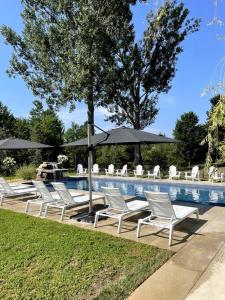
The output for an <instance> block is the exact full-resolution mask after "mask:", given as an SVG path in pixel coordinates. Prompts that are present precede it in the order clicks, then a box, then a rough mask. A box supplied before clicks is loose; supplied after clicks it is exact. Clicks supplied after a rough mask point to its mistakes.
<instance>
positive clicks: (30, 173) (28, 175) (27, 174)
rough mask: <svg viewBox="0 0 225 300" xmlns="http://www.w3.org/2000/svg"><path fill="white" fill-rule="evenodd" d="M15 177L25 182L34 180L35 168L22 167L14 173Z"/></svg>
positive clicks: (32, 166)
mask: <svg viewBox="0 0 225 300" xmlns="http://www.w3.org/2000/svg"><path fill="white" fill-rule="evenodd" d="M16 177H18V178H22V179H25V180H30V179H34V178H35V177H36V168H35V166H34V165H32V164H30V165H24V166H22V167H20V168H19V169H18V170H17V171H16Z"/></svg>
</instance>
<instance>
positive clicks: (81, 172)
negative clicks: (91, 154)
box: [77, 164, 87, 175]
mask: <svg viewBox="0 0 225 300" xmlns="http://www.w3.org/2000/svg"><path fill="white" fill-rule="evenodd" d="M77 174H78V175H86V174H87V169H84V168H83V165H82V164H78V165H77Z"/></svg>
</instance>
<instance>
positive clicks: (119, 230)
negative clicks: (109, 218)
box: [117, 217, 123, 233]
mask: <svg viewBox="0 0 225 300" xmlns="http://www.w3.org/2000/svg"><path fill="white" fill-rule="evenodd" d="M122 222H123V218H122V217H120V218H119V225H118V230H117V233H120V232H121V226H122Z"/></svg>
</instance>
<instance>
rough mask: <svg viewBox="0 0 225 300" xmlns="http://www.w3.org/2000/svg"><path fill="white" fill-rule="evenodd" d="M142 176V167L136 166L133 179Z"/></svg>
mask: <svg viewBox="0 0 225 300" xmlns="http://www.w3.org/2000/svg"><path fill="white" fill-rule="evenodd" d="M143 174H144V170H143V167H142V165H138V166H136V170H134V176H135V177H137V176H142V175H143Z"/></svg>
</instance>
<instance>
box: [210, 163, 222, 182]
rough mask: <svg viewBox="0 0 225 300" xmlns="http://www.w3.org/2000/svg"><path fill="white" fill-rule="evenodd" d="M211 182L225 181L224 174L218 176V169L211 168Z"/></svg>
mask: <svg viewBox="0 0 225 300" xmlns="http://www.w3.org/2000/svg"><path fill="white" fill-rule="evenodd" d="M209 181H211V182H214V181H216V182H217V181H220V182H223V181H224V173H221V174H218V172H217V169H216V167H214V166H211V167H210V168H209Z"/></svg>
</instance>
